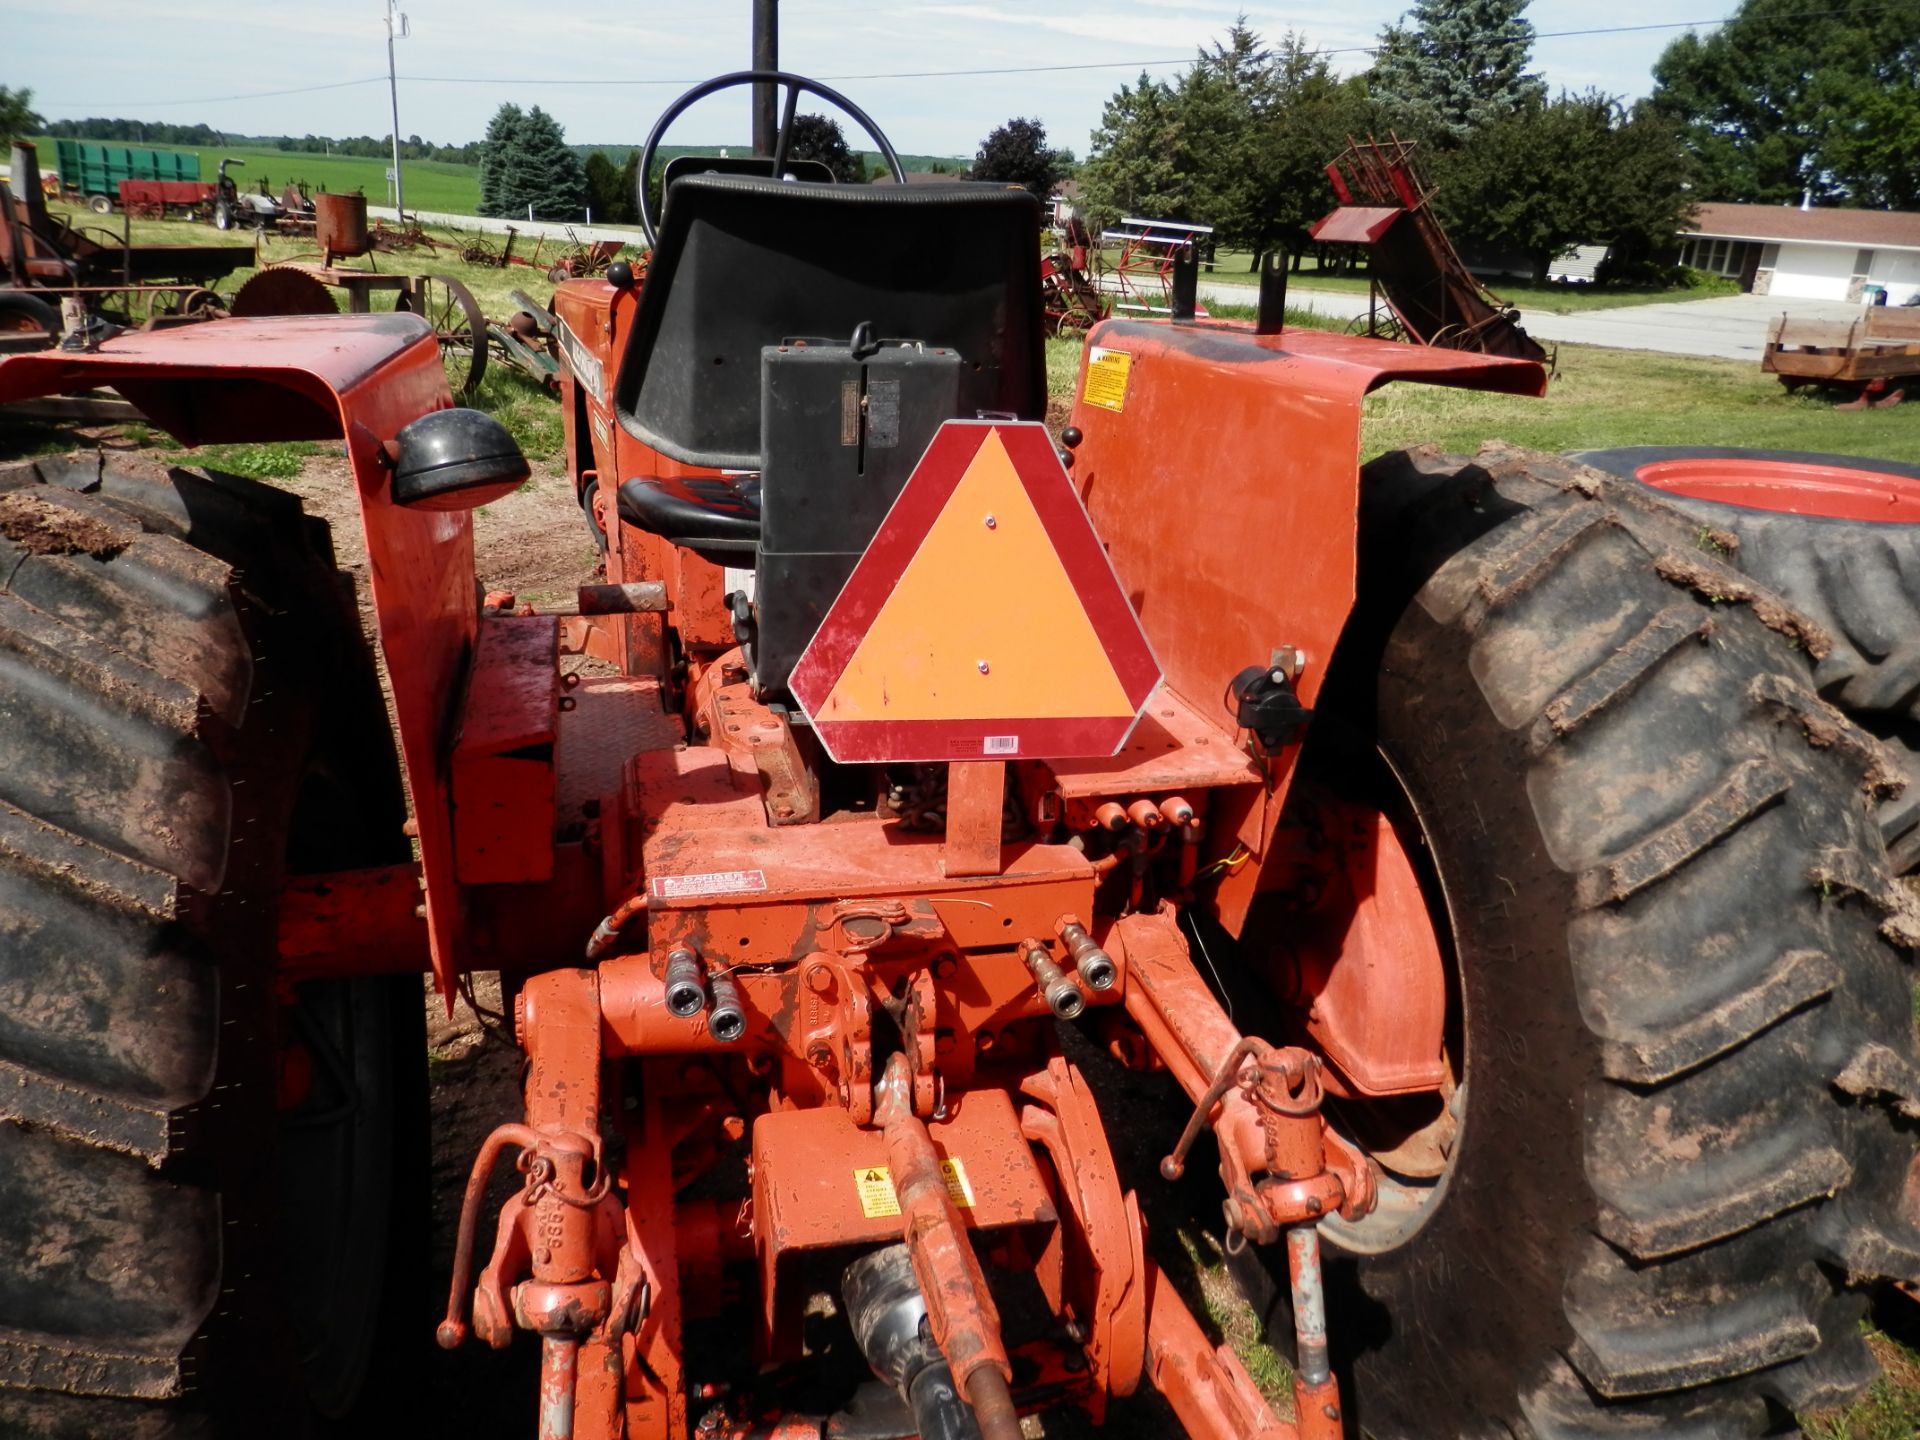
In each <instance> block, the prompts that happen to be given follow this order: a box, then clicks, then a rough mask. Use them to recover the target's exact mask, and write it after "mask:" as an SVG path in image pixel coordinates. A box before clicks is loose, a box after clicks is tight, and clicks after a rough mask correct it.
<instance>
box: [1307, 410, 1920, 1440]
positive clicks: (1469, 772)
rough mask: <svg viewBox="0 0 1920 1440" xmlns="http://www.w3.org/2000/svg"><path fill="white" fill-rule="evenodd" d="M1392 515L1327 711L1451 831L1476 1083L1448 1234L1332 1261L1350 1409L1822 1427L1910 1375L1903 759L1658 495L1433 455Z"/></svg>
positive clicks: (1777, 1428)
mask: <svg viewBox="0 0 1920 1440" xmlns="http://www.w3.org/2000/svg"><path fill="white" fill-rule="evenodd" d="M1363 512H1364V520H1363V541H1362V557H1363V558H1362V572H1361V585H1360V593H1361V595H1362V596H1363V597H1367V601H1366V608H1365V609H1364V611H1363V613H1361V614H1359V615H1358V616H1356V619H1355V621H1354V623H1353V625H1352V626H1351V627H1350V629H1349V633H1348V635H1347V636H1346V637H1345V639H1343V641H1342V647H1343V648H1342V650H1341V652H1340V654H1339V655H1338V656H1337V657H1336V660H1335V667H1334V674H1333V675H1331V676H1330V677H1329V684H1328V690H1327V691H1326V693H1325V694H1324V695H1323V700H1322V706H1323V708H1322V711H1321V714H1320V715H1319V716H1318V717H1317V719H1316V722H1315V723H1316V727H1318V728H1320V729H1322V730H1327V729H1329V728H1330V727H1340V728H1349V727H1350V728H1351V729H1352V730H1354V731H1357V732H1358V734H1359V735H1360V736H1361V737H1362V741H1361V743H1363V744H1364V743H1367V742H1368V741H1375V740H1377V743H1378V745H1379V747H1380V750H1381V751H1382V752H1383V753H1384V754H1385V755H1386V757H1387V758H1388V760H1389V762H1390V764H1391V765H1392V767H1393V769H1394V771H1395V773H1396V774H1397V776H1398V777H1399V781H1400V783H1401V784H1402V785H1403V786H1404V789H1405V791H1406V792H1407V798H1408V799H1409V800H1410V802H1411V805H1412V807H1413V810H1414V812H1415V813H1416V815H1417V817H1418V822H1419V827H1420V829H1421V831H1422V838H1423V839H1424V841H1425V842H1426V844H1427V846H1428V847H1429V849H1430V854H1431V859H1432V864H1433V868H1434V870H1435V872H1436V874H1437V878H1438V882H1439V885H1440V887H1441V889H1442V890H1443V892H1444V897H1445V908H1446V911H1447V913H1448V916H1449V918H1450V922H1451V930H1452V940H1453V950H1454V952H1455V955H1456V958H1457V966H1458V981H1459V985H1460V992H1461V997H1462V1001H1463V1009H1464V1035H1465V1040H1464V1052H1465V1076H1464V1088H1465V1094H1466V1100H1465V1104H1464V1107H1463V1109H1464V1115H1463V1120H1462V1125H1461V1129H1460V1133H1459V1137H1458V1141H1457V1144H1456V1147H1455V1149H1454V1152H1453V1157H1452V1168H1451V1170H1450V1173H1449V1175H1448V1177H1447V1178H1446V1179H1445V1180H1444V1181H1443V1182H1442V1183H1441V1187H1440V1188H1439V1190H1438V1192H1437V1193H1436V1194H1435V1195H1433V1196H1432V1197H1431V1198H1430V1199H1429V1201H1428V1203H1427V1205H1426V1207H1425V1209H1424V1210H1423V1211H1422V1212H1421V1217H1420V1220H1419V1222H1418V1227H1417V1228H1415V1229H1412V1231H1411V1233H1410V1234H1403V1235H1402V1236H1401V1237H1398V1238H1397V1241H1396V1243H1395V1244H1393V1245H1391V1246H1389V1247H1385V1248H1383V1249H1382V1250H1381V1253H1372V1254H1355V1253H1351V1252H1349V1253H1347V1254H1346V1255H1345V1256H1344V1257H1343V1258H1330V1262H1329V1265H1330V1268H1329V1285H1330V1289H1331V1291H1332V1296H1331V1301H1330V1303H1331V1304H1332V1305H1333V1307H1334V1314H1333V1317H1332V1319H1333V1334H1334V1335H1335V1337H1336V1339H1345V1340H1346V1341H1347V1342H1348V1343H1349V1344H1350V1345H1352V1346H1353V1347H1354V1348H1353V1350H1352V1351H1351V1353H1349V1354H1347V1355H1345V1356H1344V1357H1341V1362H1342V1363H1343V1364H1344V1367H1345V1371H1344V1373H1345V1375H1346V1376H1347V1377H1349V1378H1350V1379H1351V1381H1352V1382H1353V1385H1354V1389H1355V1411H1354V1414H1355V1418H1356V1420H1357V1421H1358V1424H1359V1425H1360V1427H1362V1428H1363V1429H1364V1430H1365V1432H1366V1433H1368V1434H1371V1435H1374V1436H1377V1437H1381V1440H1389V1437H1391V1440H1400V1437H1419V1440H1432V1437H1438V1436H1442V1435H1459V1436H1507V1435H1515V1436H1534V1437H1539V1440H1563V1437H1565V1440H1572V1437H1600V1436H1622V1435H1633V1436H1640V1435H1645V1436H1655V1435H1658V1436H1666V1437H1700V1440H1705V1437H1725V1436H1738V1435H1760V1434H1771V1433H1779V1432H1790V1431H1791V1429H1792V1418H1791V1417H1792V1416H1793V1414H1794V1413H1796V1412H1800V1411H1805V1410H1808V1409H1815V1408H1821V1407H1825V1406H1828V1405H1833V1404H1837V1403H1841V1402H1844V1401H1846V1400H1848V1399H1850V1398H1851V1397H1853V1396H1854V1395H1856V1394H1857V1393H1858V1392H1859V1391H1860V1390H1861V1389H1862V1388H1863V1387H1864V1386H1865V1385H1866V1384H1867V1383H1868V1382H1869V1381H1870V1380H1871V1378H1872V1377H1873V1375H1874V1374H1875V1366H1874V1363H1873V1360H1872V1358H1871V1356H1870V1354H1869V1352H1868V1351H1867V1350H1866V1348H1865V1345H1864V1343H1863V1341H1862V1338H1861V1336H1860V1334H1859V1331H1858V1320H1859V1318H1860V1316H1861V1314H1862V1312H1863V1309H1864V1306H1865V1291H1866V1287H1868V1286H1869V1285H1870V1284H1871V1282H1873V1281H1874V1280H1875V1279H1877V1278H1880V1277H1888V1276H1892V1277H1900V1278H1911V1277H1914V1276H1916V1275H1920V1233H1916V1231H1915V1230H1914V1228H1913V1227H1912V1226H1911V1225H1910V1224H1909V1223H1908V1222H1907V1220H1906V1219H1905V1218H1903V1216H1904V1215H1905V1213H1906V1211H1905V1209H1904V1206H1903V1195H1904V1192H1905V1187H1906V1186H1907V1184H1908V1180H1909V1173H1910V1170H1911V1167H1912V1163H1913V1159H1914V1132H1913V1128H1912V1124H1911V1122H1910V1121H1909V1120H1908V1118H1907V1117H1908V1116H1911V1115H1914V1114H1920V1067H1917V1066H1916V1063H1915V1044H1914V1035H1913V1020H1912V998H1911V990H1910V982H1909V976H1908V970H1907V962H1908V952H1907V948H1906V947H1907V946H1908V945H1909V944H1911V942H1912V940H1913V939H1914V920H1913V916H1912V914H1911V912H1910V909H1909V903H1910V902H1908V901H1906V900H1904V899H1903V898H1902V892H1901V891H1899V890H1897V889H1896V888H1895V886H1894V882H1893V881H1892V879H1891V877H1890V871H1889V867H1888V862H1887V857H1886V852H1885V848H1884V845H1883V843H1882V839H1881V836H1880V833H1879V830H1878V827H1877V825H1876V824H1875V822H1874V819H1873V817H1872V806H1873V804H1874V802H1875V801H1876V800H1877V799H1878V798H1879V797H1880V793H1881V791H1882V790H1883V788H1884V786H1885V785H1886V783H1887V782H1888V780H1889V776H1888V773H1887V770H1886V768H1885V763H1884V757H1883V755H1882V753H1881V750H1880V748H1879V746H1878V745H1877V743H1876V742H1875V741H1874V740H1873V738H1872V737H1870V736H1869V735H1867V734H1865V733H1864V732H1862V731H1861V730H1859V729H1857V728H1856V727H1854V726H1853V725H1852V724H1850V723H1849V722H1848V721H1847V720H1846V719H1845V718H1844V717H1843V716H1841V715H1840V714H1839V713H1838V712H1837V711H1836V710H1834V709H1833V708H1832V707H1831V706H1829V705H1827V704H1825V703H1824V702H1822V701H1821V700H1820V699H1819V698H1818V697H1817V696H1816V695H1815V693H1814V690H1813V685H1812V681H1813V664H1812V661H1811V659H1810V656H1809V654H1808V651H1807V648H1806V629H1805V627H1806V623H1807V622H1806V621H1805V620H1804V619H1803V618H1802V617H1800V616H1799V615H1797V614H1796V613H1795V612H1794V611H1793V610H1792V609H1791V608H1790V607H1788V606H1787V605H1786V604H1785V603H1784V602H1782V601H1781V600H1780V599H1779V598H1778V597H1777V596H1774V595H1772V594H1770V593H1768V592H1766V591H1764V590H1763V589H1761V588H1760V587H1759V586H1757V585H1756V584H1755V583H1754V582H1753V580H1752V579H1751V578H1750V577H1748V576H1746V575H1743V574H1742V573H1740V572H1739V571H1738V570H1737V569H1736V568H1734V566H1733V565H1732V564H1731V563H1729V562H1728V561H1727V559H1726V558H1725V557H1724V556H1722V555H1721V554H1719V553H1718V552H1717V551H1716V550H1714V549H1713V548H1712V547H1706V548H1703V547H1702V546H1701V545H1700V543H1699V540H1698V532H1699V529H1700V527H1699V526H1698V524H1697V523H1693V522H1690V521H1688V520H1687V519H1685V518H1684V517H1681V516H1679V515H1678V514H1677V513H1676V512H1675V511H1673V510H1672V509H1671V508H1669V507H1667V506H1666V505H1665V504H1663V503H1662V502H1660V501H1659V500H1657V499H1655V498H1654V497H1653V496H1652V495H1651V494H1650V493H1649V492H1647V491H1645V490H1644V489H1641V488H1640V487H1636V486H1632V485H1628V484H1624V483H1622V482H1619V481H1616V480H1614V479H1611V478H1609V477H1607V476H1604V475H1601V474H1600V473H1598V472H1596V471H1593V470H1590V469H1586V468H1584V467H1582V466H1579V465H1577V464H1575V463H1572V462H1569V461H1566V460H1559V459H1555V458H1553V457H1549V456H1543V455H1533V454H1528V453H1526V452H1520V451H1513V450H1508V449H1505V448H1503V447H1488V448H1487V449H1486V450H1484V451H1483V452H1482V453H1481V455H1480V456H1479V457H1478V459H1477V461H1476V462H1474V463H1465V462H1462V461H1459V460H1454V459H1447V458H1445V457H1441V456H1438V455H1434V454H1430V453H1424V452H1410V453H1403V454H1399V455H1392V456H1388V457H1385V458H1383V459H1382V460H1379V461H1377V462H1375V463H1374V464H1372V465H1370V466H1369V467H1367V470H1366V472H1365V477H1364V484H1363ZM1414 588H1417V594H1413V595H1412V596H1411V603H1408V604H1405V606H1404V610H1401V609H1400V608H1399V606H1400V604H1401V602H1404V601H1406V600H1407V599H1408V596H1409V590H1410V589H1414ZM1396 592H1397V595H1398V600H1396V599H1395V598H1394V596H1395V594H1396ZM1312 743H1313V742H1312V741H1311V740H1310V741H1309V744H1312ZM1328 1229H1329V1231H1330V1232H1331V1233H1329V1242H1330V1243H1329V1254H1330V1257H1339V1256H1340V1247H1339V1245H1338V1234H1337V1231H1335V1230H1334V1227H1328Z"/></svg>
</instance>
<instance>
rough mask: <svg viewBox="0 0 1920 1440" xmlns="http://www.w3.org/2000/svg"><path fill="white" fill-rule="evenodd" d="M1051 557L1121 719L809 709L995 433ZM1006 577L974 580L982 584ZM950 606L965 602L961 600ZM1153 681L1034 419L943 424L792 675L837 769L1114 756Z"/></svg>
mask: <svg viewBox="0 0 1920 1440" xmlns="http://www.w3.org/2000/svg"><path fill="white" fill-rule="evenodd" d="M996 430H997V431H998V432H999V434H1000V442H1001V444H1003V445H1004V446H1006V450H1007V458H1008V459H1009V460H1011V461H1012V462H1013V468H1014V472H1015V474H1017V475H1018V476H1019V477H1020V483H1021V485H1022V486H1023V487H1024V488H1025V490H1026V492H1027V498H1028V499H1029V500H1030V501H1031V502H1032V504H1033V508H1034V511H1035V513H1036V514H1038V515H1039V517H1040V523H1041V525H1042V527H1044V528H1045V530H1046V532H1047V535H1048V538H1049V539H1050V540H1051V541H1052V542H1053V547H1054V551H1055V553H1056V554H1058V555H1059V557H1060V562H1061V565H1062V566H1063V567H1064V568H1065V570H1066V572H1067V577H1068V579H1069V581H1070V582H1071V583H1072V585H1073V588H1074V591H1075V593H1076V594H1077V595H1078V596H1079V598H1080V603H1081V604H1082V605H1083V606H1084V607H1085V609H1086V612H1087V619H1088V621H1089V622H1091V624H1092V626H1093V631H1094V634H1095V635H1096V636H1098V637H1099V640H1100V643H1101V646H1102V648H1103V649H1104V650H1105V651H1106V655H1107V659H1108V662H1109V663H1110V664H1112V666H1113V668H1114V674H1115V675H1116V676H1117V677H1118V679H1119V681H1120V688H1121V691H1122V693H1123V694H1124V695H1125V696H1126V698H1127V700H1128V701H1129V702H1130V703H1131V704H1132V706H1133V714H1132V715H1125V716H1049V717H1042V718H1032V717H1028V718H1021V719H1014V718H999V719H993V718H984V719H977V720H827V721H822V720H820V719H818V718H817V717H816V716H815V713H814V712H815V710H816V708H817V707H818V706H819V705H820V704H822V703H824V702H825V700H826V698H827V697H828V696H829V695H831V694H832V693H833V687H834V685H835V684H836V683H838V681H839V679H840V676H841V674H842V672H844V671H845V670H846V668H847V666H848V664H849V663H850V662H851V661H852V659H853V656H854V652H855V651H856V650H857V649H858V648H859V646H860V642H861V640H862V639H864V638H865V636H866V633H867V630H868V627H869V626H871V625H872V623H873V621H874V618H875V617H876V616H877V615H878V614H879V613H880V607H881V606H882V605H884V604H885V603H886V601H887V597H888V596H889V595H891V594H892V593H893V589H894V586H895V585H896V584H898V583H899V580H900V577H901V576H902V575H904V574H905V573H906V569H907V566H908V565H910V564H911V563H912V562H913V559H914V556H915V555H916V554H918V553H919V549H920V545H921V542H922V541H923V540H924V539H925V538H926V536H927V534H928V532H929V531H931V530H932V529H933V525H934V522H935V521H936V520H938V519H939V517H940V512H941V511H942V510H943V509H944V508H945V506H946V503H947V500H948V498H949V497H950V496H951V495H952V494H953V492H954V489H955V488H956V487H957V486H958V485H959V483H960V479H961V477H962V476H963V475H965V474H966V472H967V467H968V466H969V465H970V464H971V463H972V461H973V457H974V455H975V454H976V453H978V451H979V449H980V447H981V446H982V445H984V444H985V443H986V440H987V436H988V435H990V434H992V433H993V432H994V431H996ZM1001 578H1003V583H1010V582H1011V580H1012V578H1013V577H984V576H983V577H982V579H983V581H988V582H991V581H993V580H994V579H1001ZM958 603H964V601H963V600H962V601H959V602H958ZM1159 682H1160V665H1159V662H1158V661H1156V660H1155V659H1154V657H1153V650H1152V648H1151V647H1150V646H1149V645H1148V643H1147V637H1146V634H1145V632H1144V631H1142V629H1141V628H1140V620H1139V617H1138V616H1136V615H1135V614H1134V613H1133V607H1132V606H1131V605H1130V604H1128V603H1127V596H1126V591H1125V590H1124V589H1123V588H1122V587H1121V585H1120V579H1119V577H1118V576H1117V575H1115V574H1114V572H1113V562H1112V561H1111V560H1109V559H1108V557H1107V552H1106V549H1105V548H1104V547H1103V546H1102V545H1101V544H1100V537H1099V536H1098V534H1096V533H1095V531H1094V528H1093V522H1092V521H1091V520H1089V519H1088V518H1087V511H1086V507H1085V506H1084V505H1082V504H1081V502H1080V496H1079V494H1078V493H1077V492H1076V491H1075V490H1074V488H1073V481H1072V480H1071V478H1069V476H1068V475H1067V472H1066V470H1065V468H1064V467H1063V466H1062V465H1061V464H1060V457H1059V455H1058V454H1056V453H1055V451H1054V448H1053V440H1052V438H1051V437H1050V436H1049V435H1048V434H1047V430H1046V427H1045V426H1044V425H1041V424H1038V423H1037V422H1033V421H997V420H949V421H947V422H946V424H944V425H942V426H941V427H940V430H939V432H938V433H937V434H936V435H935V436H934V437H933V441H932V443H931V444H929V445H928V446H927V453H926V454H925V455H923V456H922V457H921V458H920V463H919V464H918V465H917V466H915V467H914V471H913V474H912V475H911V476H910V477H908V480H907V483H906V484H905V486H903V487H902V488H901V491H900V495H899V498H898V499H896V500H895V501H894V504H893V508H892V509H891V510H889V511H888V512H887V517H886V519H885V520H883V521H881V523H880V528H879V530H878V531H877V532H876V533H875V535H874V538H873V543H872V544H870V545H869V546H868V547H867V550H866V553H865V554H864V555H862V556H861V557H860V561H859V563H858V564H857V565H855V566H854V570H853V574H852V575H851V576H850V577H849V578H848V580H847V583H846V586H845V588H844V589H842V590H841V592H840V596H839V598H838V599H836V600H835V601H834V602H833V604H832V605H831V606H830V607H828V610H827V613H826V616H825V618H824V619H822V620H821V622H820V628H819V630H818V631H817V632H815V634H814V637H813V639H812V640H811V641H810V642H809V643H808V645H807V648H806V651H805V652H804V653H803V654H802V655H801V657H800V660H799V663H798V664H796V665H795V666H794V669H793V677H792V681H791V684H792V688H793V694H794V698H795V699H796V700H797V701H799V703H800V708H801V709H802V710H803V711H804V712H805V713H806V715H807V718H808V719H809V720H810V721H812V722H813V727H814V730H815V732H816V733H817V734H818V735H819V736H820V743H821V744H822V745H823V746H825V747H826V751H827V754H828V755H830V756H831V757H832V758H833V759H834V760H836V761H838V762H841V763H843V764H868V763H892V762H896V761H938V760H980V759H998V758H1002V757H1009V756H1016V755H1017V756H1025V757H1031V758H1040V759H1056V760H1063V759H1068V758H1078V757H1086V756H1106V755H1112V754H1115V753H1117V752H1118V751H1119V749H1120V747H1121V746H1122V745H1123V744H1125V743H1126V739H1127V736H1128V735H1129V734H1130V733H1132V730H1133V726H1134V724H1135V722H1136V721H1137V720H1138V719H1139V715H1140V711H1141V709H1142V707H1144V706H1145V705H1146V703H1147V700H1148V698H1149V697H1150V696H1151V695H1152V694H1153V690H1154V687H1155V686H1156V685H1158V684H1159Z"/></svg>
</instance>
